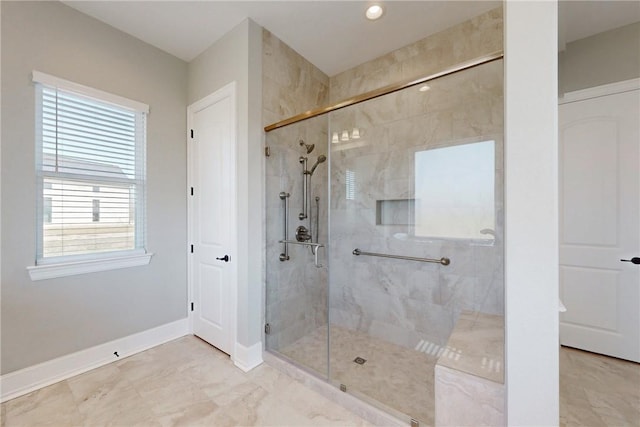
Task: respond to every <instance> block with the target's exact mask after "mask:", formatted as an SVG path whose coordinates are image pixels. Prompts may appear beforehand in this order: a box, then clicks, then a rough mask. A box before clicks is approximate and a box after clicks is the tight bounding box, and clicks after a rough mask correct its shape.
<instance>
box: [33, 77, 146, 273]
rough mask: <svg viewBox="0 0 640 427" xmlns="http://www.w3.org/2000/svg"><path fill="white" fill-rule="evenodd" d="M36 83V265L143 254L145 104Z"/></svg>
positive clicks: (49, 80)
mask: <svg viewBox="0 0 640 427" xmlns="http://www.w3.org/2000/svg"><path fill="white" fill-rule="evenodd" d="M34 82H35V83H36V112H37V115H36V155H37V160H36V175H37V179H38V188H39V189H40V190H39V192H38V194H37V206H38V210H39V211H40V212H41V213H42V215H38V224H37V226H38V230H37V236H38V241H37V256H36V265H38V266H39V265H47V264H60V263H68V262H69V261H74V262H82V261H95V260H101V259H113V258H114V257H127V256H134V255H141V254H145V253H146V251H145V145H146V141H145V139H146V115H147V112H148V107H147V106H146V105H144V104H140V103H137V102H135V101H131V100H128V99H124V98H120V97H117V96H115V95H111V94H107V93H104V92H101V91H97V90H95V89H91V88H87V87H84V86H80V85H77V84H74V83H71V82H67V81H65V80H61V79H58V78H56V77H52V76H48V75H46V74H42V73H38V72H34ZM149 257H150V255H149ZM147 262H148V260H147ZM127 266H128V265H127ZM36 268H37V267H36ZM102 269H106V268H97V269H96V270H91V271H99V270H102ZM83 272H87V271H83ZM71 274H74V273H71ZM62 275H67V274H62ZM53 277H58V276H53ZM32 278H33V274H32Z"/></svg>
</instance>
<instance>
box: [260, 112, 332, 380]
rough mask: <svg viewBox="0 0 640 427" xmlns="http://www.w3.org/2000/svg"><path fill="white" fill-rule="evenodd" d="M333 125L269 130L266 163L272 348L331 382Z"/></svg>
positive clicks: (319, 122) (314, 122)
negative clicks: (329, 171)
mask: <svg viewBox="0 0 640 427" xmlns="http://www.w3.org/2000/svg"><path fill="white" fill-rule="evenodd" d="M327 122H328V118H327V117H326V116H322V117H316V118H314V119H310V120H306V121H304V122H299V123H297V124H294V125H291V126H287V127H284V128H281V129H277V130H275V131H272V132H270V133H268V134H267V144H266V145H267V147H268V148H267V149H268V154H267V157H266V159H265V165H266V183H265V198H266V203H265V204H266V207H267V211H266V242H267V247H266V312H265V315H266V328H265V341H266V348H267V350H268V351H270V352H274V353H276V354H278V355H279V356H281V357H284V358H286V359H288V360H290V361H292V362H294V363H295V364H296V365H298V366H300V367H303V368H305V369H307V370H309V371H311V372H312V373H314V374H315V375H317V376H320V377H322V378H325V379H326V378H327V376H328V356H327V354H328V353H327V352H328V343H327V339H328V338H327V333H328V331H327V316H328V304H327V301H328V299H327V291H328V282H327V259H326V254H327V252H326V246H327V236H328V229H327V211H328V197H327V196H328V179H327V176H328V175H327V169H328V162H327V156H328V153H327ZM284 241H286V242H288V243H284Z"/></svg>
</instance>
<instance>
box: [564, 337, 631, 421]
mask: <svg viewBox="0 0 640 427" xmlns="http://www.w3.org/2000/svg"><path fill="white" fill-rule="evenodd" d="M560 426H561V427H578V426H580V427H582V426H593V427H597V426H634V427H640V364H638V363H633V362H628V361H625V360H620V359H615V358H613V357H607V356H602V355H599V354H594V353H589V352H586V351H582V350H576V349H573V348H569V347H562V348H561V350H560Z"/></svg>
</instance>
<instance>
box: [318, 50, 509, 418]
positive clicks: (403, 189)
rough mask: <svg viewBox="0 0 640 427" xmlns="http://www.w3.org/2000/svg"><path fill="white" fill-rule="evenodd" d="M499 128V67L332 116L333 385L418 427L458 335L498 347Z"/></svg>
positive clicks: (457, 355) (455, 353)
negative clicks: (486, 336) (493, 341)
mask: <svg viewBox="0 0 640 427" xmlns="http://www.w3.org/2000/svg"><path fill="white" fill-rule="evenodd" d="M502 117H503V114H502V61H496V62H492V63H488V64H485V65H481V66H478V67H476V68H474V69H471V70H467V71H464V72H461V73H457V74H453V75H450V76H447V77H444V78H441V79H438V80H435V81H431V82H429V86H424V87H422V88H421V87H411V88H408V89H404V90H402V91H399V92H396V93H393V94H389V95H385V96H382V97H379V98H376V99H373V100H370V101H366V102H363V103H361V104H357V105H354V106H351V107H347V108H345V109H342V110H338V111H334V112H332V113H330V119H329V121H330V130H329V139H330V141H331V143H330V170H331V177H330V192H331V206H330V212H329V216H330V243H331V251H330V264H331V270H330V298H329V312H330V314H329V319H330V322H329V330H330V334H329V337H330V367H331V376H330V381H331V382H332V383H334V384H335V385H336V386H340V387H341V388H343V389H346V391H347V392H349V393H353V394H356V395H357V396H358V397H360V398H361V399H363V400H366V401H368V402H370V403H372V404H374V405H376V406H378V407H380V408H382V409H384V410H386V411H387V412H390V413H392V414H395V415H396V416H397V417H400V418H401V419H407V420H409V419H413V420H416V421H418V422H419V423H420V424H421V425H433V424H434V422H435V420H434V412H435V381H436V379H435V374H434V373H435V370H436V366H437V365H438V364H446V363H447V361H461V360H462V361H463V362H466V361H467V360H470V359H469V357H468V354H466V353H464V354H463V352H462V350H461V348H458V347H456V346H453V345H452V342H451V341H450V340H451V339H452V336H453V339H454V340H455V339H457V337H458V335H457V334H456V331H457V330H458V329H460V327H462V326H464V325H466V324H467V323H468V322H469V321H470V322H471V323H472V324H473V325H480V323H481V321H484V320H486V319H488V322H489V323H490V324H491V325H493V326H492V327H494V326H495V333H496V334H497V335H499V336H500V338H499V339H498V341H499V342H500V345H502V338H501V336H502V335H501V334H502V317H501V316H502V315H503V311H504V308H503V305H504V302H503V293H504V292H503V274H502V259H503V255H502V241H503V240H502V133H503V124H502ZM474 322H476V323H474ZM491 322H493V323H491ZM476 338H477V339H478V340H479V341H481V342H479V346H484V345H485V344H486V342H482V340H483V338H482V337H481V336H480V335H478V336H477V337H476ZM494 347H495V348H496V351H497V352H498V353H500V355H499V357H498V356H497V355H496V356H495V357H494V359H495V360H494V361H495V366H498V365H500V360H498V359H501V357H502V354H501V350H500V348H499V346H498V345H496V346H494ZM489 359H491V357H489V356H488V357H487V359H486V360H489ZM492 360H493V359H492ZM475 362H476V361H471V362H470V363H471V364H474V363H475ZM477 362H478V364H479V365H481V364H482V363H483V362H482V360H481V359H480V360H478V361H477ZM485 362H486V361H485ZM491 363H492V367H491V368H490V369H491V370H494V371H495V372H492V373H491V375H493V377H500V378H501V377H502V371H501V369H502V368H501V367H500V368H499V369H497V370H495V369H494V365H493V362H491ZM451 364H453V362H451V363H450V364H449V365H451ZM463 368H464V369H466V368H465V367H463ZM473 369H476V367H475V365H474V366H473V367H471V368H470V370H472V371H473ZM477 369H483V368H482V367H481V366H479V367H477ZM487 369H489V368H488V367H487ZM472 374H475V373H474V372H472Z"/></svg>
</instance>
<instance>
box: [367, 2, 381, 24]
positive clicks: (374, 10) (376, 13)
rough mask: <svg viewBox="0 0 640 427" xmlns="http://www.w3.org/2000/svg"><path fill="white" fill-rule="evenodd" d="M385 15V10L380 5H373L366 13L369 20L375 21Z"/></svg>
mask: <svg viewBox="0 0 640 427" xmlns="http://www.w3.org/2000/svg"><path fill="white" fill-rule="evenodd" d="M383 13H384V9H383V8H382V6H380V5H379V4H372V5H371V6H369V7H368V8H367V12H366V13H365V15H366V16H367V19H369V20H371V21H375V20H376V19H379V18H380V17H381V16H382V14H383Z"/></svg>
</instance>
